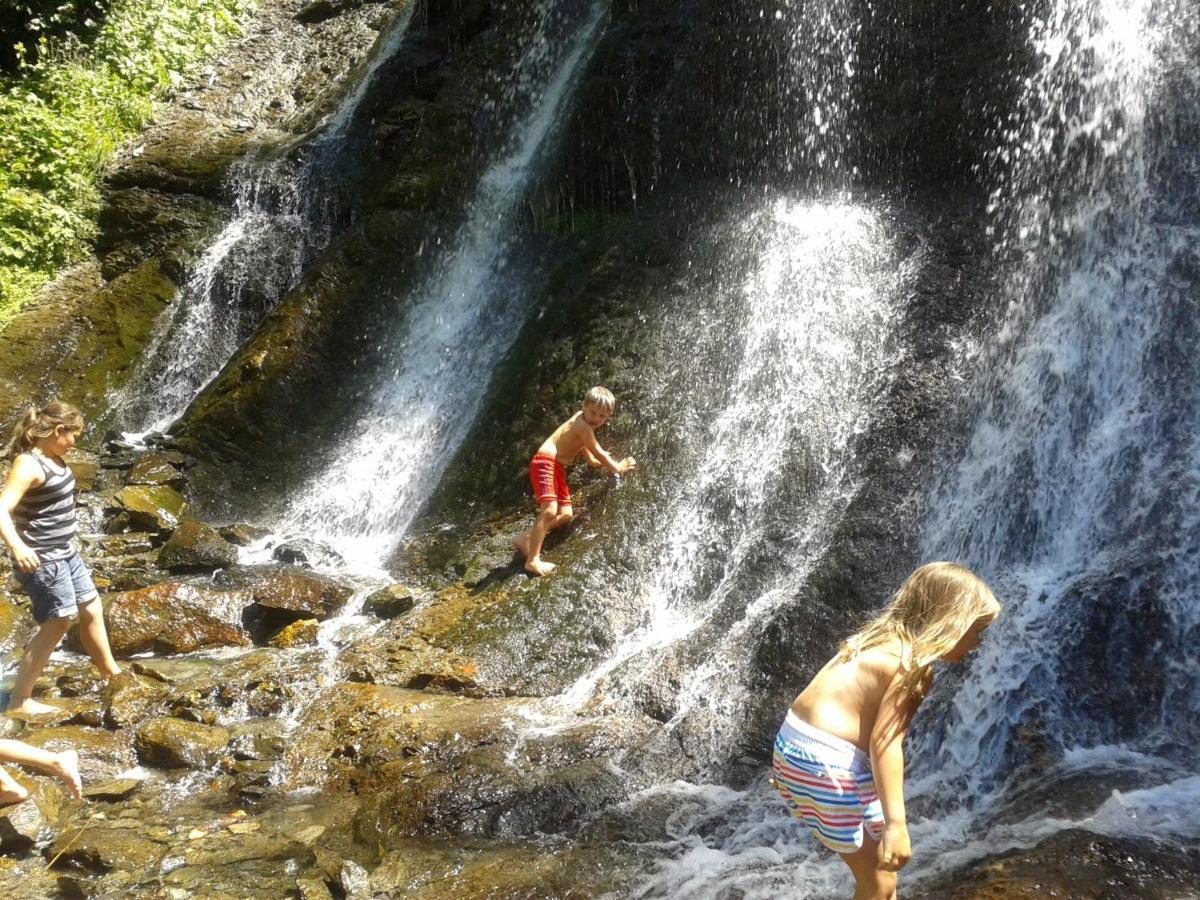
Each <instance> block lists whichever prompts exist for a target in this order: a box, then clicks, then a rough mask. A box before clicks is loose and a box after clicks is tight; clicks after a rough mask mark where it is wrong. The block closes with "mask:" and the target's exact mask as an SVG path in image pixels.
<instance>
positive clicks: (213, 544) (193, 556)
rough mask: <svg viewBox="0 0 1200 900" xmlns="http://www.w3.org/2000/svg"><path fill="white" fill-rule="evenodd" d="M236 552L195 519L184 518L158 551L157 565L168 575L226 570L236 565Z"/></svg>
mask: <svg viewBox="0 0 1200 900" xmlns="http://www.w3.org/2000/svg"><path fill="white" fill-rule="evenodd" d="M237 560H238V553H237V549H236V548H235V547H234V546H233V545H232V544H230V543H229V542H228V541H226V540H225V539H224V538H223V537H221V536H220V535H219V534H217V532H216V531H215V530H214V529H212V528H210V527H209V526H208V525H205V524H204V523H203V522H198V521H196V520H195V519H185V520H184V521H182V522H180V523H179V527H178V528H176V529H175V531H174V532H172V534H171V536H170V537H169V538H168V539H167V542H166V543H165V544H163V546H162V549H161V550H159V551H158V564H159V565H160V566H161V567H162V568H164V569H166V570H167V571H169V572H195V571H207V572H211V571H213V570H214V569H227V568H229V567H230V566H234V565H236V564H237Z"/></svg>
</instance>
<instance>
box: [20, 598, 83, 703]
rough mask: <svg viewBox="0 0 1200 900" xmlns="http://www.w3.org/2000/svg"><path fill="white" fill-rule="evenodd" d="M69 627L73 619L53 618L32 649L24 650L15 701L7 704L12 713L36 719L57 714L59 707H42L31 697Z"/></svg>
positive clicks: (41, 631)
mask: <svg viewBox="0 0 1200 900" xmlns="http://www.w3.org/2000/svg"><path fill="white" fill-rule="evenodd" d="M70 627H71V620H70V619H59V618H51V619H47V620H46V621H45V622H43V623H42V627H41V628H39V629H38V632H37V634H35V635H34V636H33V640H31V641H30V642H29V646H28V647H26V648H25V655H24V656H22V657H21V665H20V667H19V668H18V669H17V677H16V680H15V681H14V682H13V692H12V699H11V700H9V704H8V711H9V712H21V713H26V714H31V715H36V714H38V713H46V712H57V711H58V707H55V706H49V705H48V704H45V703H39V702H38V701H36V700H33V699H31V697H32V696H33V683H34V682H35V681H37V678H38V676H39V675H41V674H42V669H44V668H46V663H48V662H49V661H50V654H51V653H53V652H54V648H55V647H57V646H58V642H59V641H61V640H62V639H63V637H64V636H65V635H66V633H67V630H68V629H69V628H70Z"/></svg>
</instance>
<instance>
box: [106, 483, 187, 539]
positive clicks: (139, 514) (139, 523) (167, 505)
mask: <svg viewBox="0 0 1200 900" xmlns="http://www.w3.org/2000/svg"><path fill="white" fill-rule="evenodd" d="M113 501H114V503H115V505H116V508H117V509H119V510H120V511H122V512H124V513H125V514H126V515H127V516H128V517H129V521H130V522H132V523H133V524H134V525H135V526H136V527H138V528H142V529H145V530H148V531H157V532H168V531H173V530H174V529H175V527H176V526H177V525H178V524H179V519H180V517H181V516H182V515H183V510H184V507H185V506H186V501H185V500H184V499H183V495H182V494H181V493H179V491H177V490H175V489H174V488H173V487H169V486H168V485H165V484H156V485H146V484H135V485H130V486H129V487H126V488H122V489H121V490H120V491H118V492H117V494H116V496H115V497H113Z"/></svg>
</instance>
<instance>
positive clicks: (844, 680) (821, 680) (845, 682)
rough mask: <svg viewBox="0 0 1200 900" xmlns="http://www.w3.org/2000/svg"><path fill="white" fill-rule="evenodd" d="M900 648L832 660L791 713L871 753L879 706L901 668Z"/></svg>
mask: <svg viewBox="0 0 1200 900" xmlns="http://www.w3.org/2000/svg"><path fill="white" fill-rule="evenodd" d="M899 649H900V648H899V645H898V644H896V645H881V646H878V647H871V648H869V649H867V650H863V651H862V652H861V653H859V654H858V655H857V656H855V657H854V658H853V659H849V660H839V659H838V658H837V657H834V658H833V659H831V660H830V661H829V662H828V663H826V664H825V668H823V669H822V670H821V671H820V672H818V673H817V675H816V677H815V678H813V680H812V681H811V682H810V683H809V685H808V687H807V688H805V689H804V691H803V693H801V694H800V696H799V697H797V698H796V699H795V700H794V701H793V702H792V710H793V711H794V712H795V713H796V715H798V716H799V717H800V718H801V719H803V720H804V721H805V722H808V723H809V724H810V725H812V726H813V727H815V728H820V729H821V730H822V731H826V732H828V733H829V734H832V735H835V736H836V737H839V738H841V739H842V740H844V741H850V742H851V743H852V744H854V745H855V746H856V747H858V748H859V749H860V750H864V751H867V752H870V748H871V730H872V729H873V728H874V727H875V720H876V718H878V715H879V706H880V704H881V703H882V702H883V697H884V694H885V693H887V689H888V686H889V685H891V683H892V682H893V680H894V679H895V677H896V673H897V672H898V671H899V669H900V657H899V655H898V651H899Z"/></svg>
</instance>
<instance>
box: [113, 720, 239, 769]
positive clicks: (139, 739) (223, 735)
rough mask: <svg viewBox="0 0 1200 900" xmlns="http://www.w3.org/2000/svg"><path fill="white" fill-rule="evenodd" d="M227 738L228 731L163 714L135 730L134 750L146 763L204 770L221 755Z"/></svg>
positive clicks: (166, 767)
mask: <svg viewBox="0 0 1200 900" xmlns="http://www.w3.org/2000/svg"><path fill="white" fill-rule="evenodd" d="M230 737H231V735H230V733H229V731H228V730H227V729H225V728H221V727H219V726H215V725H201V724H199V723H198V722H185V721H183V720H182V719H175V718H171V717H169V716H164V717H162V718H159V719H151V720H150V721H149V722H146V723H145V724H143V725H142V726H141V727H139V728H138V729H137V733H136V735H135V737H134V749H135V750H136V751H137V754H138V759H139V760H141V761H142V763H144V764H145V765H149V766H157V767H159V768H163V769H177V768H193V769H195V768H199V769H205V768H208V767H209V766H212V765H214V764H215V763H216V762H217V761H218V760H219V759H220V758H221V754H222V753H224V751H225V747H226V746H227V745H228V744H229V739H230Z"/></svg>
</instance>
